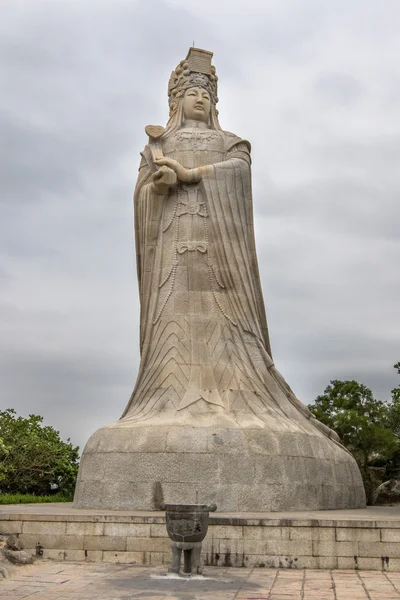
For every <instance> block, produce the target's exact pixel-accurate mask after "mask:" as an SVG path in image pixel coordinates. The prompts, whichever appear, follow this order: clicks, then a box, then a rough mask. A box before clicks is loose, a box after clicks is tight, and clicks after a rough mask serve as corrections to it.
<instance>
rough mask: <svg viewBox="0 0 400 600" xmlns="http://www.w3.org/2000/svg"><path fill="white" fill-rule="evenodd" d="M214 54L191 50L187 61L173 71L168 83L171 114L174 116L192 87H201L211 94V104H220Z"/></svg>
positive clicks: (183, 61) (197, 49)
mask: <svg viewBox="0 0 400 600" xmlns="http://www.w3.org/2000/svg"><path fill="white" fill-rule="evenodd" d="M212 56H213V53H212V52H208V50H201V49H200V48H189V52H188V55H187V57H186V59H185V60H181V62H180V63H179V65H178V66H177V67H176V69H175V71H172V73H171V77H170V80H169V83H168V102H169V114H170V116H172V115H173V114H174V112H175V111H176V109H177V108H178V101H179V99H180V98H182V96H183V95H184V93H185V91H186V90H187V89H189V88H191V87H201V88H204V89H205V90H207V92H208V93H209V94H210V99H211V103H212V104H213V105H214V107H215V105H216V104H217V102H218V96H217V81H218V77H217V75H216V74H215V67H214V66H213V65H212V64H211V59H212Z"/></svg>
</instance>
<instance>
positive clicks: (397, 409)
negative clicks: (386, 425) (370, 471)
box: [385, 362, 400, 479]
mask: <svg viewBox="0 0 400 600" xmlns="http://www.w3.org/2000/svg"><path fill="white" fill-rule="evenodd" d="M394 368H395V369H396V370H397V373H398V374H399V375H400V362H398V363H396V364H395V365H394ZM391 394H392V402H391V404H390V426H391V428H392V430H393V433H394V434H395V436H396V437H397V440H398V448H397V450H396V452H395V453H394V454H393V456H392V457H391V458H390V460H388V462H387V464H386V473H385V477H386V479H398V478H400V386H399V387H397V388H394V389H393V390H392V392H391Z"/></svg>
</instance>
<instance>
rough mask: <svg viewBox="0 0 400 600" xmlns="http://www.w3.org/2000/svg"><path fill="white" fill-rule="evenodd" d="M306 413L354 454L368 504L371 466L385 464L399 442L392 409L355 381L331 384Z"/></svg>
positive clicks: (372, 481) (371, 488)
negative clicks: (326, 428) (394, 427)
mask: <svg viewBox="0 0 400 600" xmlns="http://www.w3.org/2000/svg"><path fill="white" fill-rule="evenodd" d="M399 404H400V403H399ZM309 409H310V410H311V412H312V413H313V414H314V415H315V416H316V418H317V419H319V420H320V421H321V422H322V423H324V424H325V425H328V427H330V428H331V429H334V430H335V431H336V432H337V433H338V434H339V436H340V438H341V441H342V443H343V445H344V446H346V448H347V449H348V450H349V451H350V452H351V453H352V454H353V456H354V457H355V459H356V461H357V462H358V465H359V467H360V471H361V475H362V477H363V480H364V485H365V488H366V493H367V499H368V500H369V501H371V498H372V492H373V489H374V487H375V486H376V485H377V482H376V480H375V477H374V476H373V474H372V471H371V469H370V466H371V465H372V464H375V465H376V464H379V462H384V463H385V462H387V461H388V460H389V459H390V458H391V457H392V456H393V455H394V454H395V452H396V450H397V449H398V447H399V438H398V436H397V435H396V432H395V431H394V430H393V405H390V404H388V403H386V402H381V401H380V400H377V399H376V398H374V396H373V393H372V391H371V390H370V389H369V388H368V387H366V386H365V385H363V384H360V383H358V382H357V381H339V380H334V381H331V383H330V384H329V385H328V387H327V388H326V389H325V391H324V393H323V394H322V395H321V396H318V397H317V399H316V401H315V404H313V405H309ZM399 416H400V406H399ZM399 432H400V419H399Z"/></svg>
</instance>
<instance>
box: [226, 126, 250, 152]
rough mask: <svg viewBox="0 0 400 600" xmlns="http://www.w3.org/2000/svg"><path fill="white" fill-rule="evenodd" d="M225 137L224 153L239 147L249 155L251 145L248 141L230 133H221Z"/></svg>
mask: <svg viewBox="0 0 400 600" xmlns="http://www.w3.org/2000/svg"><path fill="white" fill-rule="evenodd" d="M222 133H223V135H224V137H225V151H226V152H229V151H230V150H232V148H234V147H235V146H240V147H241V148H242V149H243V150H244V149H246V150H247V151H248V152H249V153H250V152H251V144H250V142H249V141H248V140H244V139H243V138H241V137H239V136H238V135H236V134H235V133H232V132H231V131H222Z"/></svg>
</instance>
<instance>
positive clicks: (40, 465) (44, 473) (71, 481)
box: [0, 408, 79, 496]
mask: <svg viewBox="0 0 400 600" xmlns="http://www.w3.org/2000/svg"><path fill="white" fill-rule="evenodd" d="M78 450H79V448H78V447H74V446H73V445H72V444H71V443H70V440H69V439H68V440H67V442H63V441H62V440H61V438H60V435H59V432H58V431H56V430H55V429H54V428H53V427H50V426H48V425H43V417H40V416H38V415H29V417H28V418H24V417H17V415H16V412H15V410H13V409H11V408H9V409H7V410H4V411H0V492H1V493H2V494H6V493H22V494H34V495H36V496H44V495H47V494H48V493H49V490H50V484H57V485H58V486H59V492H60V493H61V494H63V495H64V496H71V495H72V494H73V491H74V488H75V482H76V477H77V474H78V466H79V463H78V458H79V455H78Z"/></svg>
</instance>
